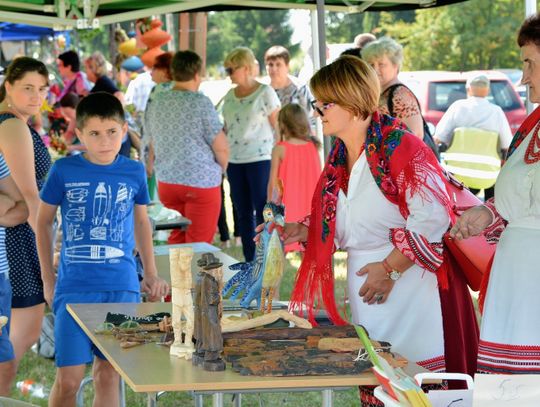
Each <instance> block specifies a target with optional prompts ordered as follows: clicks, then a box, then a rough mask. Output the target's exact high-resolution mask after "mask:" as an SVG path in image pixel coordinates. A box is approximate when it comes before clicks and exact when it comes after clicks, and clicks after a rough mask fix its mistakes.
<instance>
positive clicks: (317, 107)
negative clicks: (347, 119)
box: [309, 100, 335, 117]
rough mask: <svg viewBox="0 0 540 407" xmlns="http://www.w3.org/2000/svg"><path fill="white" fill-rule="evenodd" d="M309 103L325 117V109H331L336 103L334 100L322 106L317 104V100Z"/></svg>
mask: <svg viewBox="0 0 540 407" xmlns="http://www.w3.org/2000/svg"><path fill="white" fill-rule="evenodd" d="M309 104H310V105H311V108H312V109H313V110H315V111H316V112H317V113H318V114H319V116H321V117H323V116H324V111H325V110H327V109H330V108H331V107H332V106H335V103H333V102H329V103H323V104H322V106H321V107H319V106H317V101H316V100H311V101H310V102H309Z"/></svg>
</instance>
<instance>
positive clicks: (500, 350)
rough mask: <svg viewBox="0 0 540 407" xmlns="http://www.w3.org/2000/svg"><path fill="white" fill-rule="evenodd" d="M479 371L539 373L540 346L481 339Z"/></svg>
mask: <svg viewBox="0 0 540 407" xmlns="http://www.w3.org/2000/svg"><path fill="white" fill-rule="evenodd" d="M478 371H479V372H480V373H494V374H507V373H509V374H533V373H535V374H539V373H540V346H531V345H508V344H501V343H493V342H487V341H482V340H480V344H479V348H478Z"/></svg>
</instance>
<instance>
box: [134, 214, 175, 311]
mask: <svg viewBox="0 0 540 407" xmlns="http://www.w3.org/2000/svg"><path fill="white" fill-rule="evenodd" d="M134 211H135V212H134V214H135V243H136V245H137V250H138V251H139V254H140V256H141V261H142V264H143V269H144V278H143V281H142V282H141V290H142V291H145V292H147V293H148V294H149V299H150V301H157V300H159V299H160V298H161V297H164V296H165V295H167V294H168V293H169V286H168V284H167V283H166V282H165V280H163V279H161V278H160V277H159V276H158V273H157V268H156V260H155V258H154V247H153V245H152V227H151V226H150V220H149V219H148V213H147V211H146V205H135V209H134Z"/></svg>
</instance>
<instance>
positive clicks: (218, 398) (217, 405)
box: [212, 393, 223, 407]
mask: <svg viewBox="0 0 540 407" xmlns="http://www.w3.org/2000/svg"><path fill="white" fill-rule="evenodd" d="M212 407H223V393H214V394H213V395H212Z"/></svg>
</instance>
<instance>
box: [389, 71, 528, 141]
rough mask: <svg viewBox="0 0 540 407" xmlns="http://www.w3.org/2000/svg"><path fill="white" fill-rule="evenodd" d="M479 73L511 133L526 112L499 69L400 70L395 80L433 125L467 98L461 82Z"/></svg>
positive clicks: (492, 101)
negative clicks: (407, 91)
mask: <svg viewBox="0 0 540 407" xmlns="http://www.w3.org/2000/svg"><path fill="white" fill-rule="evenodd" d="M479 72H481V73H483V74H485V75H486V76H487V77H488V78H489V80H490V82H491V84H490V88H491V89H490V92H489V95H488V96H487V99H488V100H489V101H490V102H491V103H495V104H496V105H499V106H500V107H501V108H502V110H503V111H504V113H505V115H506V118H507V119H508V123H509V124H510V128H511V129H512V132H515V131H516V130H517V129H518V128H519V126H520V125H521V123H522V122H523V120H525V117H526V116H527V112H526V110H525V106H524V104H523V101H522V100H521V98H520V97H519V95H518V93H517V92H516V90H515V89H514V86H513V85H512V83H510V81H509V79H508V77H507V76H506V75H505V74H503V73H501V72H498V71H471V72H450V71H414V72H401V73H400V74H399V79H400V80H401V81H402V82H403V83H404V84H405V85H407V86H408V87H409V88H410V89H411V90H412V91H413V93H414V94H415V95H416V97H417V98H418V100H419V102H420V107H421V109H422V115H423V116H424V118H425V119H426V121H427V122H428V125H432V126H437V123H439V120H441V117H442V115H443V114H444V112H446V110H447V109H448V107H449V106H450V105H451V104H452V103H453V102H455V101H456V100H459V99H465V98H466V97H467V92H466V90H465V82H466V81H467V78H468V77H469V76H471V75H474V74H477V73H479Z"/></svg>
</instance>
